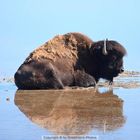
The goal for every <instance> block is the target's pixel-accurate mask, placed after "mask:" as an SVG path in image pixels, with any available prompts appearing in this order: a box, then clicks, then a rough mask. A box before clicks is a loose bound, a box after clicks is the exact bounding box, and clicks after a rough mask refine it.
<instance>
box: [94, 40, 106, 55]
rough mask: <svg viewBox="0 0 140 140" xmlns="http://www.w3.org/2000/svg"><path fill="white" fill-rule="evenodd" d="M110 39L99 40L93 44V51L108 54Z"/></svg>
mask: <svg viewBox="0 0 140 140" xmlns="http://www.w3.org/2000/svg"><path fill="white" fill-rule="evenodd" d="M108 42H109V41H108V39H105V40H102V41H98V42H96V43H93V44H92V51H93V53H97V52H100V53H102V54H103V55H108Z"/></svg>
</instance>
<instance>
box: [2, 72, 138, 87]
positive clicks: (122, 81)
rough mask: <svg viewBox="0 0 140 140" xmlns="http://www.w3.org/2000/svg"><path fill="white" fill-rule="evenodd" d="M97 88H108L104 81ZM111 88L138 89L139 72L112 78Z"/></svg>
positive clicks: (9, 80)
mask: <svg viewBox="0 0 140 140" xmlns="http://www.w3.org/2000/svg"><path fill="white" fill-rule="evenodd" d="M0 83H14V78H13V77H10V78H7V77H4V78H0ZM98 86H99V87H108V82H107V81H106V80H100V82H99V83H98ZM113 87H116V88H119V87H122V88H138V87H140V72H137V71H125V72H123V73H122V74H120V75H119V76H118V77H116V78H114V83H113Z"/></svg>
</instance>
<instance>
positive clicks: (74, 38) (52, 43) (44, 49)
mask: <svg viewBox="0 0 140 140" xmlns="http://www.w3.org/2000/svg"><path fill="white" fill-rule="evenodd" d="M91 43H92V40H91V39H90V38H88V37H87V36H85V35H83V34H81V33H67V34H64V35H57V36H55V37H54V38H53V39H51V40H49V41H48V42H46V43H45V44H43V45H42V46H40V47H39V48H37V49H36V50H34V51H33V52H32V53H31V54H30V55H29V57H28V58H27V59H26V60H25V63H27V62H30V61H31V60H37V61H39V60H42V58H44V59H47V60H49V61H51V62H52V63H54V62H57V61H58V60H60V61H61V60H62V61H63V60H68V61H67V63H75V62H76V60H77V59H78V51H80V50H81V49H86V48H87V47H89V46H90V44H91Z"/></svg>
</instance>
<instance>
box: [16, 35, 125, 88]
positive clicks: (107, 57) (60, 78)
mask: <svg viewBox="0 0 140 140" xmlns="http://www.w3.org/2000/svg"><path fill="white" fill-rule="evenodd" d="M125 54H126V50H125V48H124V47H123V46H122V45H121V44H120V43H118V42H117V41H113V40H101V41H97V42H94V41H92V40H91V39H90V38H89V37H87V36H86V35H84V34H81V33H67V34H64V35H57V36H55V37H54V38H53V39H51V40H49V41H48V42H46V43H45V44H43V45H42V46H40V47H39V48H37V49H36V50H34V51H33V52H32V53H31V54H30V55H29V56H28V57H27V58H26V60H25V61H24V63H23V64H22V65H21V66H20V67H19V69H18V70H17V72H16V73H15V75H14V78H15V84H16V85H17V87H18V88H19V89H63V88H64V87H65V86H79V87H90V86H95V85H96V83H97V82H98V81H99V79H100V78H103V79H106V80H108V81H109V82H110V84H112V82H113V78H114V77H116V76H118V74H119V73H121V72H123V71H124V70H123V56H125Z"/></svg>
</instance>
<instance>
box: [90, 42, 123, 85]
mask: <svg viewBox="0 0 140 140" xmlns="http://www.w3.org/2000/svg"><path fill="white" fill-rule="evenodd" d="M91 50H92V53H93V56H94V59H96V62H97V65H98V76H99V77H98V78H105V79H107V80H109V81H111V82H112V81H113V77H116V76H118V74H119V73H121V72H123V71H124V70H123V56H124V55H125V54H126V50H125V48H124V47H123V46H122V45H121V44H119V43H118V42H116V41H113V40H104V41H98V42H95V43H93V44H92V46H91Z"/></svg>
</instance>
